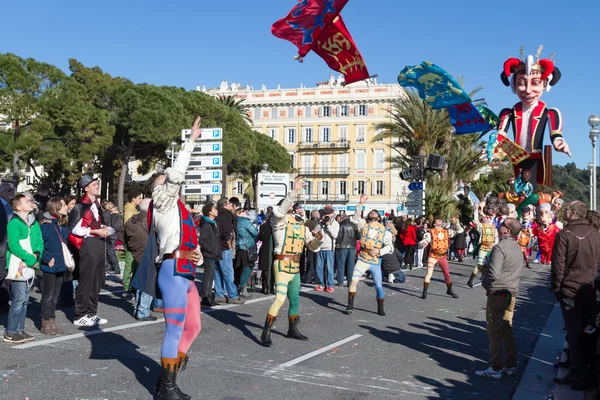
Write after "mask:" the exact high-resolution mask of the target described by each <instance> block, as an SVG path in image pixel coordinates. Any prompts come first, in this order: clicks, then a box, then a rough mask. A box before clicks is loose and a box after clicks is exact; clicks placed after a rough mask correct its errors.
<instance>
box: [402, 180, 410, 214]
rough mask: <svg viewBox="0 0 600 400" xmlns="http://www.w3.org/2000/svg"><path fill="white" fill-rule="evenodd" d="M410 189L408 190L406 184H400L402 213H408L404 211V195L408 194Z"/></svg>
mask: <svg viewBox="0 0 600 400" xmlns="http://www.w3.org/2000/svg"><path fill="white" fill-rule="evenodd" d="M409 192H410V191H409V190H408V187H407V186H406V185H404V186H402V210H404V213H406V214H408V213H407V212H406V197H407V196H408V193H409Z"/></svg>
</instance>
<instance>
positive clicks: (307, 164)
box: [302, 154, 313, 173]
mask: <svg viewBox="0 0 600 400" xmlns="http://www.w3.org/2000/svg"><path fill="white" fill-rule="evenodd" d="M312 157H313V156H312V155H311V154H302V169H304V170H306V171H309V170H310V168H311V167H312ZM305 173H306V172H305Z"/></svg>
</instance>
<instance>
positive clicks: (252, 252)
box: [246, 243, 258, 263]
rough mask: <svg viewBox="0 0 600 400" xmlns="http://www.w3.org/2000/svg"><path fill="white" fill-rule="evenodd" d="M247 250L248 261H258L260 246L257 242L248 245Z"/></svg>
mask: <svg viewBox="0 0 600 400" xmlns="http://www.w3.org/2000/svg"><path fill="white" fill-rule="evenodd" d="M246 251H247V252H248V262H251V263H255V262H257V261H258V247H257V246H256V243H254V246H251V247H248V249H247V250H246Z"/></svg>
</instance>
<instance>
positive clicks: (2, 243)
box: [0, 180, 16, 314]
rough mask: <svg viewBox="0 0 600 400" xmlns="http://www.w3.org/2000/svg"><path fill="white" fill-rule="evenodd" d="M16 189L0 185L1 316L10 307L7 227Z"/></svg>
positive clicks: (3, 183) (6, 182)
mask: <svg viewBox="0 0 600 400" xmlns="http://www.w3.org/2000/svg"><path fill="white" fill-rule="evenodd" d="M15 194H16V189H15V185H14V183H13V182H12V181H4V180H3V181H2V183H0V203H1V204H0V314H7V313H8V309H9V305H8V300H9V297H10V296H9V290H10V281H8V280H6V275H7V273H8V270H7V269H6V268H5V266H6V249H7V247H8V236H7V230H6V227H7V225H8V221H10V220H11V218H12V214H13V211H12V209H11V208H10V201H11V200H12V199H13V198H14V197H15Z"/></svg>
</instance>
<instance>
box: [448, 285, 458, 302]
mask: <svg viewBox="0 0 600 400" xmlns="http://www.w3.org/2000/svg"><path fill="white" fill-rule="evenodd" d="M446 286H447V287H448V290H446V294H448V295H450V296H452V297H454V298H455V299H458V295H457V294H456V293H454V291H453V290H452V284H451V283H446Z"/></svg>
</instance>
